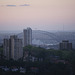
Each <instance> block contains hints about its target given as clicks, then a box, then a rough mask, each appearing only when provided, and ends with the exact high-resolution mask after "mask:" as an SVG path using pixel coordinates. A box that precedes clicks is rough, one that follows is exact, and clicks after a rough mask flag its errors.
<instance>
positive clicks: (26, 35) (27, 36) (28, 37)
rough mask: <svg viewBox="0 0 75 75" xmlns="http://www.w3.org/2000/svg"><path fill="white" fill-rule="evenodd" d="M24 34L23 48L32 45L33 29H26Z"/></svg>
mask: <svg viewBox="0 0 75 75" xmlns="http://www.w3.org/2000/svg"><path fill="white" fill-rule="evenodd" d="M23 34H24V39H23V40H24V43H23V46H27V45H32V29H31V28H27V29H24V30H23Z"/></svg>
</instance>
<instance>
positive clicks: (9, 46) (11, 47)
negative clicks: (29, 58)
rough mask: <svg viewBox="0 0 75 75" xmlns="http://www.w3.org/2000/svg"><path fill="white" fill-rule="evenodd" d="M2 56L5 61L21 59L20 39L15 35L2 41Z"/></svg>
mask: <svg viewBox="0 0 75 75" xmlns="http://www.w3.org/2000/svg"><path fill="white" fill-rule="evenodd" d="M4 56H6V59H8V60H9V59H11V58H12V59H14V60H18V59H19V58H21V57H23V47H22V39H19V38H18V37H17V36H16V35H12V36H10V38H9V39H4Z"/></svg>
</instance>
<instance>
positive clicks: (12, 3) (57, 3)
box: [0, 0, 75, 31]
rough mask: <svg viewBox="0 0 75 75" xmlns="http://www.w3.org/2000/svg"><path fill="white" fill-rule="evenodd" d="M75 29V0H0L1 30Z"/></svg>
mask: <svg viewBox="0 0 75 75" xmlns="http://www.w3.org/2000/svg"><path fill="white" fill-rule="evenodd" d="M27 27H31V28H32V29H33V30H36V29H37V30H45V31H48V30H57V31H63V30H64V31H74V30H75V1H74V0H41V1H38V0H36V1H35V0H6V1H5V0H0V31H10V30H11V31H15V30H20V31H22V29H24V28H27Z"/></svg>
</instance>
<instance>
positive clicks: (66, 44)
mask: <svg viewBox="0 0 75 75" xmlns="http://www.w3.org/2000/svg"><path fill="white" fill-rule="evenodd" d="M59 47H60V49H61V50H72V43H69V41H68V40H63V41H62V42H61V43H60V44H59Z"/></svg>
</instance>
